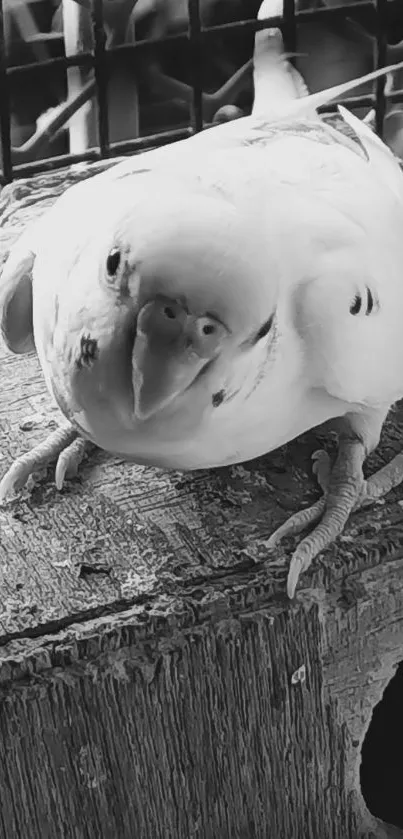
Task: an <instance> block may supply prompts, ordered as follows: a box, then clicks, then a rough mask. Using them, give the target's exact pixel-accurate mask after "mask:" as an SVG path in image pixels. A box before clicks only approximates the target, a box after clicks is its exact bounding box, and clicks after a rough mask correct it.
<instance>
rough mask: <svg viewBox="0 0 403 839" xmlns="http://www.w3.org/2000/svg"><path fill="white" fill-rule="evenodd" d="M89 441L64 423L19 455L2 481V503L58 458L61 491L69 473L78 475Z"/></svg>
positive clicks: (58, 478) (57, 468)
mask: <svg viewBox="0 0 403 839" xmlns="http://www.w3.org/2000/svg"><path fill="white" fill-rule="evenodd" d="M88 445H91V444H89V443H88V442H87V441H86V440H83V439H82V438H79V437H78V435H77V431H76V430H75V429H74V428H73V426H71V425H70V424H69V425H64V426H62V427H61V428H58V429H57V430H56V431H54V432H53V433H52V434H50V435H49V436H48V437H47V439H46V440H44V441H43V442H42V443H39V445H38V446H35V448H34V449H32V450H31V451H29V452H27V453H25V454H23V455H21V456H20V457H18V458H17V459H16V460H15V461H14V463H13V464H12V465H11V466H10V468H9V470H8V471H7V472H6V474H5V475H4V477H3V478H2V480H1V481H0V503H2V502H3V501H4V500H5V499H6V498H7V497H8V496H9V495H13V494H15V493H16V492H18V490H20V489H22V487H23V486H25V484H26V483H27V481H28V479H29V477H30V476H31V475H32V474H33V473H34V472H37V471H38V470H40V469H42V468H43V467H44V466H47V465H48V463H49V462H50V461H51V460H53V459H54V458H55V457H57V464H56V473H55V480H56V487H57V489H58V490H61V489H62V487H63V484H64V480H65V477H66V476H72V475H75V474H77V469H78V466H79V464H80V463H81V461H82V459H83V457H84V454H85V450H86V448H87V446H88Z"/></svg>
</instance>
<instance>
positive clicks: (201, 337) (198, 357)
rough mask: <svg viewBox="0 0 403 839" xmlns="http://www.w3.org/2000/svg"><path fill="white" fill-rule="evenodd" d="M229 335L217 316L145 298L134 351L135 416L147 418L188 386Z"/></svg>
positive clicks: (141, 418) (164, 299) (170, 301)
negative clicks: (192, 312)
mask: <svg viewBox="0 0 403 839" xmlns="http://www.w3.org/2000/svg"><path fill="white" fill-rule="evenodd" d="M227 334H228V330H227V329H226V328H225V327H224V326H223V325H222V324H221V323H220V322H219V321H217V320H216V319H215V318H213V317H208V316H203V317H195V316H193V315H191V314H189V312H188V311H187V309H186V307H185V306H183V305H182V304H181V303H178V301H176V300H169V299H168V298H158V299H156V300H153V301H152V302H150V303H146V304H145V306H143V308H142V309H141V310H140V312H139V315H138V319H137V334H136V339H135V342H134V347H133V354H132V368H133V391H134V416H135V417H136V419H139V420H147V419H149V418H150V417H152V416H153V415H155V414H156V413H158V412H159V411H161V410H162V409H163V408H165V407H166V406H168V405H169V404H170V403H171V402H172V401H173V399H175V397H176V396H178V395H179V394H181V393H183V392H184V391H185V390H186V389H187V388H188V387H190V385H191V384H192V383H193V382H194V381H195V379H196V378H197V376H198V375H199V373H200V372H201V371H202V370H203V368H204V367H205V366H206V364H207V363H208V362H209V361H210V360H212V359H213V358H214V357H215V356H216V355H217V353H218V351H219V348H220V344H221V342H222V339H223V338H224V337H225V335H227Z"/></svg>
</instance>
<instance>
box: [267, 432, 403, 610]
mask: <svg viewBox="0 0 403 839" xmlns="http://www.w3.org/2000/svg"><path fill="white" fill-rule="evenodd" d="M364 457H365V450H364V447H363V444H362V442H361V441H360V440H359V439H351V438H347V439H342V440H341V441H340V448H339V453H338V456H337V459H336V462H335V464H334V466H333V467H332V465H331V461H330V458H329V456H328V455H327V453H326V452H324V451H322V450H321V451H318V452H315V453H314V455H313V456H312V459H313V471H314V473H315V475H316V478H317V481H318V483H319V485H320V487H321V489H322V490H323V493H324V495H323V496H322V498H320V499H319V501H317V502H316V503H315V504H313V505H312V506H311V507H308V508H306V509H305V510H301V511H300V512H297V513H295V514H294V515H292V516H291V517H290V518H289V519H288V520H287V521H286V522H284V524H282V525H281V526H280V527H278V528H277V530H275V532H274V533H273V534H272V535H271V537H270V538H269V539H268V540H267V542H266V545H267V547H268V548H269V549H270V550H271V549H273V548H275V547H276V545H278V543H279V542H280V541H281V540H282V539H284V538H285V537H287V536H294V535H296V534H298V533H301V531H303V530H305V529H306V528H307V527H309V526H312V525H316V527H314V529H313V530H312V532H311V533H310V534H309V535H308V536H306V537H305V538H304V539H303V540H302V541H301V542H300V544H299V545H298V547H297V549H296V550H295V551H294V553H293V555H292V558H291V563H290V569H289V572H288V580H287V593H288V596H289V597H290V598H293V597H294V594H295V589H296V586H297V583H298V579H299V576H300V574H301V573H303V572H304V571H306V570H307V569H308V568H309V566H310V565H311V562H312V560H313V559H314V558H315V557H316V556H317V555H318V554H319V553H320V552H321V551H323V550H324V549H325V548H327V547H328V546H329V545H330V544H331V543H332V542H333V541H334V540H335V539H336V538H337V536H339V535H340V534H341V533H342V532H343V530H344V526H345V524H346V522H347V520H348V518H349V515H350V513H352V512H353V511H355V510H358V509H359V508H360V507H367V506H369V505H371V504H373V503H374V502H376V501H378V500H379V499H381V498H382V496H384V495H386V494H387V493H388V492H389V491H390V490H391V489H393V487H395V486H397V485H398V484H400V483H401V481H402V480H403V454H401V455H397V457H395V458H394V459H393V460H392V461H391V462H390V463H388V464H387V466H384V467H383V468H382V469H380V470H379V471H378V472H377V473H376V474H374V475H372V476H371V477H370V478H369V479H368V480H367V481H365V479H364V477H363V474H362V463H363V460H364Z"/></svg>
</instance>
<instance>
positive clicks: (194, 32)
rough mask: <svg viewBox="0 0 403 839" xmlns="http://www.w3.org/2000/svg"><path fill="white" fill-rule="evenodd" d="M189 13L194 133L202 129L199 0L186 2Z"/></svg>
mask: <svg viewBox="0 0 403 839" xmlns="http://www.w3.org/2000/svg"><path fill="white" fill-rule="evenodd" d="M188 12H189V41H190V55H191V56H192V87H193V102H192V127H193V130H194V131H202V129H203V98H202V94H203V90H202V82H201V68H202V61H203V49H202V42H201V20H200V0H188Z"/></svg>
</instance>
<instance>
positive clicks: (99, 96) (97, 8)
mask: <svg viewBox="0 0 403 839" xmlns="http://www.w3.org/2000/svg"><path fill="white" fill-rule="evenodd" d="M91 17H92V32H93V37H94V73H95V95H96V100H97V123H98V142H99V150H100V154H101V157H109V151H110V149H109V117H108V67H107V62H106V50H105V44H106V36H105V30H104V13H103V6H102V0H93V8H92V12H91Z"/></svg>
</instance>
